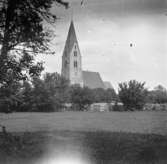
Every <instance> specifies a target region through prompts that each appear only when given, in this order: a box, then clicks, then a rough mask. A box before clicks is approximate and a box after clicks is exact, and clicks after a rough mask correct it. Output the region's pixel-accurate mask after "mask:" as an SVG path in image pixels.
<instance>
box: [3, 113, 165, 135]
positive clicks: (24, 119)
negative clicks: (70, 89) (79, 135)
mask: <svg viewBox="0 0 167 164" xmlns="http://www.w3.org/2000/svg"><path fill="white" fill-rule="evenodd" d="M0 124H1V125H5V126H6V128H7V130H8V131H10V132H25V131H28V132H32V131H53V130H70V131H97V130H98V131H109V132H113V131H114V132H115V131H117V132H120V131H121V132H132V133H146V134H150V133H154V134H161V135H167V111H164V112H162V111H159V112H158V111H156V112H152V111H151V112H147V111H145V112H57V113H12V114H0Z"/></svg>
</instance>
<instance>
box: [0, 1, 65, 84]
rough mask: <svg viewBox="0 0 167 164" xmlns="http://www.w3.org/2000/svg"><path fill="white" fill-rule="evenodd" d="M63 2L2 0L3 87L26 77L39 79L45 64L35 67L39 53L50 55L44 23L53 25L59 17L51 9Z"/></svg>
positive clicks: (0, 79) (0, 78)
mask: <svg viewBox="0 0 167 164" xmlns="http://www.w3.org/2000/svg"><path fill="white" fill-rule="evenodd" d="M53 2H56V3H58V4H62V5H64V6H66V7H67V6H68V3H65V2H63V1H62V0H1V1H0V15H1V17H0V46H1V51H0V65H1V67H0V85H1V86H2V85H6V86H9V85H10V84H11V83H13V82H14V81H19V80H24V79H25V78H27V74H29V75H30V76H33V75H39V73H40V72H41V70H42V69H43V67H42V63H39V62H38V63H35V62H34V56H35V55H36V54H37V53H47V52H50V51H49V48H48V43H49V41H50V35H49V33H48V32H47V31H45V30H44V26H43V21H44V20H45V21H47V22H49V23H53V22H55V20H56V18H57V17H56V15H54V14H52V13H51V12H50V10H49V9H50V8H51V6H52V4H53Z"/></svg>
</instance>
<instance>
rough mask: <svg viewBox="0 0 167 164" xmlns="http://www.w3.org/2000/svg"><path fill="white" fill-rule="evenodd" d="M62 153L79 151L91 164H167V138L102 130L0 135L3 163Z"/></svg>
mask: <svg viewBox="0 0 167 164" xmlns="http://www.w3.org/2000/svg"><path fill="white" fill-rule="evenodd" d="M65 151H69V152H71V153H72V154H73V155H74V154H76V152H80V154H84V156H85V157H86V158H87V159H89V160H90V163H91V164H166V163H167V137H166V136H161V135H152V134H147V135H146V134H134V133H133V134H132V133H119V132H104V131H94V132H85V131H84V132H83V131H81V132H79V131H77V132H76V131H55V132H31V133H27V132H26V133H9V134H7V136H4V135H3V134H2V133H1V134H0V163H2V164H23V163H24V164H36V163H37V164H41V162H40V161H42V159H44V158H46V157H48V158H49V155H50V154H54V156H56V155H57V154H59V153H61V152H62V153H65ZM67 158H68V156H67ZM42 164H43V163H42ZM45 164H53V163H49V162H47V163H45ZM54 164H56V163H54ZM62 164H68V163H62ZM70 164H71V163H70ZM84 164H85V163H84ZM86 164H87V163H86Z"/></svg>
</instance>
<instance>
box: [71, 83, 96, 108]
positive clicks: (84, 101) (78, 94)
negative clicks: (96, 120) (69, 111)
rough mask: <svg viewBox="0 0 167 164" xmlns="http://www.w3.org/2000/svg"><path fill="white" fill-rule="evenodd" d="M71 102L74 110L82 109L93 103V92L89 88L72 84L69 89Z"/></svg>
mask: <svg viewBox="0 0 167 164" xmlns="http://www.w3.org/2000/svg"><path fill="white" fill-rule="evenodd" d="M70 97H71V103H72V106H73V108H74V110H79V111H84V110H87V109H88V108H89V106H90V105H91V104H92V103H93V94H92V91H91V89H89V88H87V87H84V88H81V87H80V86H78V85H74V86H72V87H71V89H70Z"/></svg>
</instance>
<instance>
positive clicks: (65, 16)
mask: <svg viewBox="0 0 167 164" xmlns="http://www.w3.org/2000/svg"><path fill="white" fill-rule="evenodd" d="M66 1H69V2H70V8H69V9H67V10H66V9H64V8H63V7H60V6H56V7H55V6H53V8H52V12H54V13H55V14H56V15H57V16H58V17H59V18H60V19H58V20H57V21H56V23H55V24H54V25H49V24H48V27H50V28H51V29H52V30H53V31H54V34H55V36H54V37H53V39H52V43H51V48H52V50H54V51H55V53H56V54H55V55H54V56H49V55H43V56H40V59H42V60H44V61H45V71H46V72H59V73H60V72H61V56H62V53H63V49H64V44H65V41H66V37H67V33H68V29H69V25H70V21H71V19H73V21H74V26H75V29H76V34H77V39H78V42H79V47H80V51H81V55H82V68H83V70H89V71H95V72H99V73H100V75H101V77H102V79H103V80H104V81H110V82H111V84H112V85H113V87H114V88H115V89H117V88H118V83H120V82H125V81H129V80H132V79H136V80H138V81H141V82H146V87H147V88H148V89H152V88H154V87H155V86H157V85H158V84H161V85H163V86H164V87H166V88H167V76H166V75H167V0H103V1H102V0H84V1H83V5H81V0H66ZM130 44H132V46H130Z"/></svg>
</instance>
